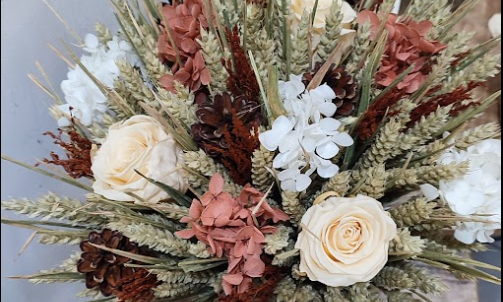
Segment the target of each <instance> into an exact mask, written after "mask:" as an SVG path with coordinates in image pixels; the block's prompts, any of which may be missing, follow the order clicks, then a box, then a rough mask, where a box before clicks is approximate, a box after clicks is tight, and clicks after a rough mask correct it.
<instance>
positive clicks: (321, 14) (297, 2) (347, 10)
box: [290, 0, 357, 35]
mask: <svg viewBox="0 0 503 302" xmlns="http://www.w3.org/2000/svg"><path fill="white" fill-rule="evenodd" d="M291 1H292V2H291V5H290V9H291V10H292V13H293V14H294V16H295V19H296V20H297V22H299V21H300V19H301V18H302V14H303V13H304V11H307V12H311V11H312V10H313V8H314V5H315V3H316V0H291ZM334 1H336V2H337V4H339V5H340V6H341V9H342V15H343V19H342V23H343V24H345V25H349V24H350V23H351V22H353V21H354V20H356V17H357V13H356V11H355V10H354V9H353V8H352V7H351V5H349V3H347V2H346V1H343V0H319V1H318V6H317V9H316V16H315V17H314V22H313V28H314V29H315V30H316V31H322V30H324V29H325V23H326V17H327V15H328V14H330V7H331V6H332V3H333V2H334ZM351 32H354V30H350V29H347V28H344V29H342V32H341V34H342V35H345V34H348V33H351Z"/></svg>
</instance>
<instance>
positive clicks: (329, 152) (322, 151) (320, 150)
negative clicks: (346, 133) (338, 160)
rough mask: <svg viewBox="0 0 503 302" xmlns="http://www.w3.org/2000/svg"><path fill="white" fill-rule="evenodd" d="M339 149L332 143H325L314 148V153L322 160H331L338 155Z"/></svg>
mask: <svg viewBox="0 0 503 302" xmlns="http://www.w3.org/2000/svg"><path fill="white" fill-rule="evenodd" d="M339 151H340V149H339V147H338V146H337V145H336V144H335V143H334V142H327V143H325V144H322V145H319V146H318V147H316V153H317V154H318V155H319V156H320V157H321V158H323V159H331V158H333V157H334V156H336V155H337V154H338V153H339Z"/></svg>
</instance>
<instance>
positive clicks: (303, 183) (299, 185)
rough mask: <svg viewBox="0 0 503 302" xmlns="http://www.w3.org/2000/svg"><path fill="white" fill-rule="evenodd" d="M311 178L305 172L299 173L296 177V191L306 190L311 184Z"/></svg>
mask: <svg viewBox="0 0 503 302" xmlns="http://www.w3.org/2000/svg"><path fill="white" fill-rule="evenodd" d="M311 182H312V180H311V178H310V177H309V176H307V175H305V174H301V175H299V176H297V178H296V186H295V188H296V191H297V192H302V191H304V190H306V189H307V188H308V187H309V185H311Z"/></svg>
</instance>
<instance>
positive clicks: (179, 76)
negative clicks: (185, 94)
mask: <svg viewBox="0 0 503 302" xmlns="http://www.w3.org/2000/svg"><path fill="white" fill-rule="evenodd" d="M188 79H190V73H189V72H187V71H186V70H185V69H180V70H179V71H178V72H177V73H176V74H175V80H176V81H178V82H180V83H185V82H187V80H188Z"/></svg>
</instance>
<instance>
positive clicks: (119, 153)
mask: <svg viewBox="0 0 503 302" xmlns="http://www.w3.org/2000/svg"><path fill="white" fill-rule="evenodd" d="M181 152H182V149H181V147H180V146H179V145H178V144H177V143H176V141H175V140H174V138H173V136H172V135H171V134H169V133H166V132H165V131H164V129H163V127H162V126H161V124H160V123H159V122H157V121H156V120H155V119H154V118H152V117H148V116H144V115H137V116H133V117H132V118H130V119H128V120H127V121H125V122H121V123H117V124H114V125H112V126H110V129H109V133H108V135H107V138H106V140H105V142H104V143H103V145H102V146H101V148H100V149H99V150H98V151H97V153H96V155H95V156H94V158H93V165H92V170H93V173H94V177H95V180H96V181H95V183H94V184H93V189H94V191H95V192H96V193H98V194H101V195H103V196H105V197H106V198H109V199H112V200H119V201H134V200H135V199H134V198H133V197H131V196H130V195H128V194H127V193H134V194H136V195H137V196H139V197H141V198H143V199H145V200H146V201H148V202H158V201H160V200H162V199H165V198H167V197H168V194H167V193H165V192H164V191H163V190H162V189H160V188H159V187H158V186H156V185H154V184H152V183H150V182H148V181H147V180H146V179H145V178H143V177H142V176H140V175H139V174H138V173H136V172H135V170H138V171H139V172H141V173H142V174H143V175H145V176H147V177H150V178H152V179H154V180H156V181H159V182H162V183H164V184H167V185H169V186H171V187H173V188H175V189H177V190H180V191H182V192H184V191H185V190H186V186H187V184H186V179H185V177H184V175H182V174H181V173H180V172H175V173H172V172H173V169H175V168H176V167H177V166H178V165H180V164H181V163H182V157H181Z"/></svg>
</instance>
